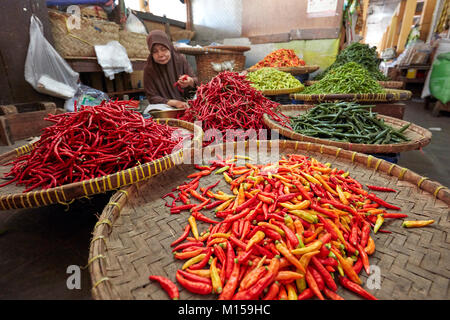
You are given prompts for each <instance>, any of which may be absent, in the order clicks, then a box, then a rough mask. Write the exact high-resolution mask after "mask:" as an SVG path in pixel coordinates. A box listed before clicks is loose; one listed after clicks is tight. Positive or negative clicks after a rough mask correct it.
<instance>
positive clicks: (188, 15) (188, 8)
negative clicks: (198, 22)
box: [184, 0, 193, 31]
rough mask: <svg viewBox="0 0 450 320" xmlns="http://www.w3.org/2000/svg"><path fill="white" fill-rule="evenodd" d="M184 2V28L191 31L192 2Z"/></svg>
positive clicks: (185, 0)
mask: <svg viewBox="0 0 450 320" xmlns="http://www.w3.org/2000/svg"><path fill="white" fill-rule="evenodd" d="M184 3H185V4H186V30H189V31H192V26H193V23H192V4H191V0H184Z"/></svg>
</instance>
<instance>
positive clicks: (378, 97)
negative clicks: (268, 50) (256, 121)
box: [290, 89, 412, 102]
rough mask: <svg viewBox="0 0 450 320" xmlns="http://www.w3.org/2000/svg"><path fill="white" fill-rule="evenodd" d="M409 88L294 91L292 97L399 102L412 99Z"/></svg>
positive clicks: (322, 99)
mask: <svg viewBox="0 0 450 320" xmlns="http://www.w3.org/2000/svg"><path fill="white" fill-rule="evenodd" d="M411 96H412V92H411V91H409V90H397V89H385V92H384V93H351V94H343V93H342V94H339V93H338V94H306V93H294V94H291V95H290V98H291V99H294V100H300V101H305V102H330V101H355V102H397V101H404V100H409V99H411Z"/></svg>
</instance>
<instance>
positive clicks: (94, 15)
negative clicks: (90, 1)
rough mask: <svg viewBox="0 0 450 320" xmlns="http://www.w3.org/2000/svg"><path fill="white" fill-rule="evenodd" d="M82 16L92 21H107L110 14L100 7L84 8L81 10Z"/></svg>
mask: <svg viewBox="0 0 450 320" xmlns="http://www.w3.org/2000/svg"><path fill="white" fill-rule="evenodd" d="M80 11H81V16H82V17H85V18H91V19H102V20H107V19H108V14H107V13H106V11H105V10H104V9H103V8H102V7H100V6H84V7H82V8H81V10H80Z"/></svg>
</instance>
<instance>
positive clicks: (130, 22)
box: [125, 12, 148, 34]
mask: <svg viewBox="0 0 450 320" xmlns="http://www.w3.org/2000/svg"><path fill="white" fill-rule="evenodd" d="M125 30H127V31H129V32H135V33H142V34H148V33H147V29H146V28H145V25H144V24H143V23H142V21H141V20H139V18H138V17H136V16H135V15H134V14H133V13H131V12H130V14H129V15H128V17H127V22H126V24H125Z"/></svg>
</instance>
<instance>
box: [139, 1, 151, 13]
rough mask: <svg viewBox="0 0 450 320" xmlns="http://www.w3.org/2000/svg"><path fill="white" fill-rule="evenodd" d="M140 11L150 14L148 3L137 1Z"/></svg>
mask: <svg viewBox="0 0 450 320" xmlns="http://www.w3.org/2000/svg"><path fill="white" fill-rule="evenodd" d="M139 7H140V11H142V12H150V8H149V6H148V1H145V0H139Z"/></svg>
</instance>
